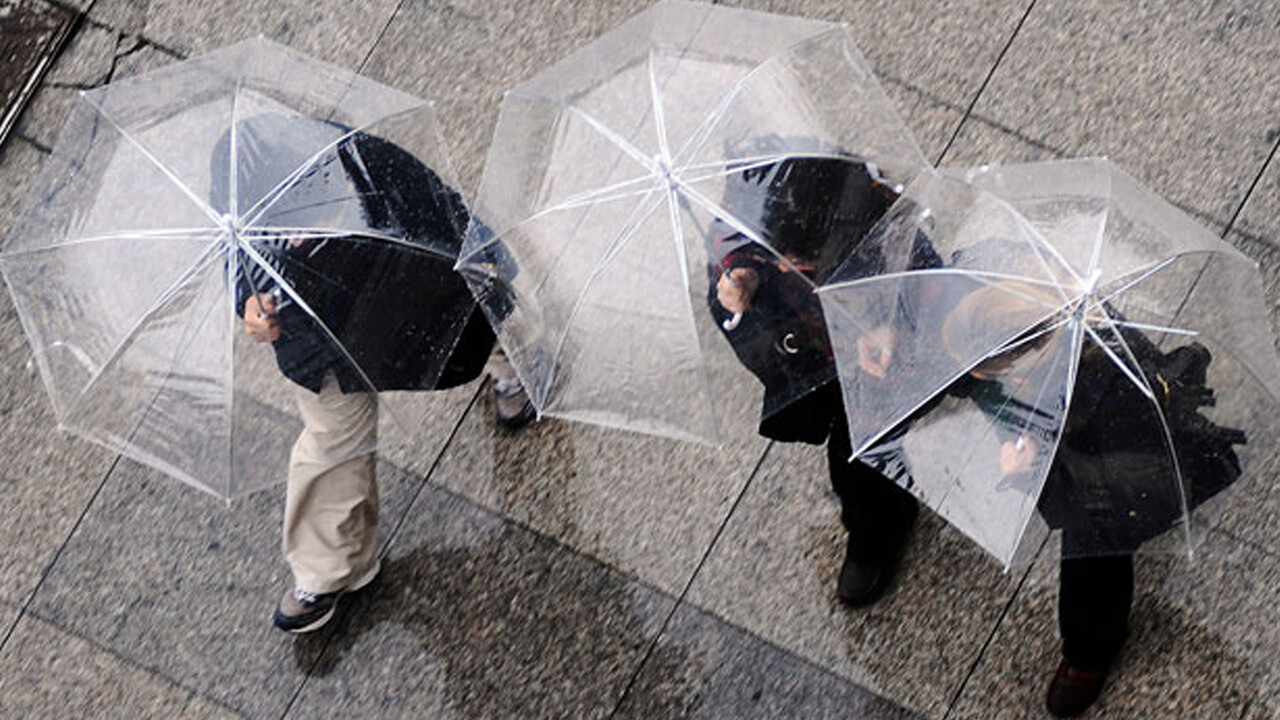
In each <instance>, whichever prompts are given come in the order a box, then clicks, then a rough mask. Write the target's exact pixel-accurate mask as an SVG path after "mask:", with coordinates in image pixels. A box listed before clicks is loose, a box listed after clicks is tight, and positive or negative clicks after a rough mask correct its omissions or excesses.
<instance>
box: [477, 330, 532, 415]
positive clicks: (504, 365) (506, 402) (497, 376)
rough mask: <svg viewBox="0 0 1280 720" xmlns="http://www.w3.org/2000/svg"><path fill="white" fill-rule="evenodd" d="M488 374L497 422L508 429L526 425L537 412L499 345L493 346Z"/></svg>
mask: <svg viewBox="0 0 1280 720" xmlns="http://www.w3.org/2000/svg"><path fill="white" fill-rule="evenodd" d="M489 375H491V376H492V377H493V413H494V417H495V418H496V419H497V421H498V424H500V425H502V426H504V427H506V428H507V429H510V430H518V429H520V428H522V427H524V426H525V425H528V424H529V423H530V422H531V421H532V420H533V419H534V417H536V416H537V412H536V411H535V410H534V407H533V402H531V401H530V400H529V394H528V393H527V392H525V389H524V386H523V385H521V384H520V377H519V376H517V375H516V369H515V367H514V366H512V364H511V360H510V359H509V358H508V357H507V354H506V352H505V351H504V350H503V349H502V346H501V345H495V346H494V349H493V355H492V356H490V358H489Z"/></svg>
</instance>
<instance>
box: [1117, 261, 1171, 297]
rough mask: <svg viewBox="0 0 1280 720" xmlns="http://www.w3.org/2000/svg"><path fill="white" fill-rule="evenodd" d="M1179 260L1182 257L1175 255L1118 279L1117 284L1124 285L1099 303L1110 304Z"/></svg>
mask: <svg viewBox="0 0 1280 720" xmlns="http://www.w3.org/2000/svg"><path fill="white" fill-rule="evenodd" d="M1179 258H1181V255H1175V256H1173V257H1169V258H1165V259H1164V260H1160V261H1158V262H1155V263H1152V264H1151V265H1147V266H1145V267H1141V268H1138V269H1137V270H1134V271H1133V272H1131V273H1128V274H1126V275H1125V276H1124V277H1120V278H1117V279H1116V281H1117V282H1123V283H1124V284H1123V285H1121V286H1120V287H1118V288H1116V289H1115V290H1112V291H1111V292H1109V293H1108V294H1107V295H1105V296H1103V297H1102V298H1101V299H1100V300H1099V302H1109V301H1110V300H1111V299H1112V298H1114V297H1116V296H1117V295H1120V294H1122V293H1125V292H1128V291H1129V290H1131V289H1132V288H1134V287H1135V286H1137V285H1140V284H1141V283H1143V282H1144V281H1146V280H1147V279H1148V278H1150V277H1151V276H1153V275H1155V274H1156V273H1158V272H1160V271H1161V270H1163V269H1165V268H1166V267H1168V266H1170V265H1172V264H1173V263H1174V262H1176V261H1177V260H1178V259H1179ZM1126 278H1132V279H1128V280H1126Z"/></svg>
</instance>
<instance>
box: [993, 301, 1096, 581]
mask: <svg viewBox="0 0 1280 720" xmlns="http://www.w3.org/2000/svg"><path fill="white" fill-rule="evenodd" d="M1077 342H1082V339H1081V337H1080V333H1079V327H1078V324H1077V327H1076V328H1075V332H1073V333H1072V338H1071V349H1070V351H1069V354H1068V358H1069V360H1068V369H1067V385H1066V388H1065V397H1066V398H1067V409H1066V410H1064V411H1063V413H1062V422H1061V423H1059V425H1058V428H1057V432H1056V433H1055V437H1054V441H1055V442H1054V452H1055V454H1056V453H1057V446H1058V443H1060V442H1062V433H1063V431H1064V430H1065V428H1066V417H1067V414H1068V413H1070V412H1071V398H1072V397H1073V396H1074V395H1075V387H1076V378H1075V375H1076V370H1077V368H1078V367H1079V359H1080V353H1079V351H1078V350H1077V348H1076V343H1077ZM1057 362H1058V361H1057V360H1056V359H1055V360H1054V365H1055V366H1056V365H1057ZM1042 389H1047V383H1046V388H1042ZM1049 462H1053V458H1049ZM1047 479H1048V474H1047V473H1046V474H1045V477H1044V478H1043V479H1041V481H1040V487H1038V488H1036V490H1035V492H1034V493H1033V494H1032V496H1031V497H1029V498H1028V499H1029V500H1031V501H1032V502H1035V503H1037V504H1038V503H1039V502H1040V493H1041V492H1043V491H1044V483H1045V480H1047ZM1024 504H1025V501H1024ZM1034 515H1035V512H1034V508H1033V511H1032V512H1029V513H1026V515H1025V516H1024V517H1023V518H1022V524H1021V527H1019V528H1018V532H1017V534H1015V535H1014V536H1013V537H1014V541H1013V547H1011V548H1010V549H1009V552H1010V555H1009V557H1010V558H1011V559H1012V557H1013V553H1015V552H1016V551H1017V549H1018V542H1019V541H1020V540H1021V539H1022V536H1023V535H1025V534H1026V532H1027V526H1028V525H1030V524H1031V518H1032V517H1033V516H1034ZM1007 567H1008V565H1007V564H1006V568H1007Z"/></svg>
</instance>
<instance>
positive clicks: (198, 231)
mask: <svg viewBox="0 0 1280 720" xmlns="http://www.w3.org/2000/svg"><path fill="white" fill-rule="evenodd" d="M224 232H225V231H224V230H222V229H221V228H174V229H164V230H136V231H135V230H125V231H123V232H116V233H108V234H104V235H90V236H88V237H79V238H71V239H70V240H64V241H62V242H58V243H54V244H53V245H45V246H43V247H38V248H27V249H25V250H13V251H9V252H5V253H4V255H3V257H9V258H15V257H22V256H25V255H36V254H39V253H46V252H50V251H52V250H62V249H65V248H73V247H78V246H81V245H95V244H98V243H104V242H113V241H120V240H148V241H166V242H172V241H175V240H177V241H192V242H194V241H201V242H208V241H209V239H210V238H208V237H205V236H209V235H212V236H215V237H216V236H218V235H221V234H223V233H224Z"/></svg>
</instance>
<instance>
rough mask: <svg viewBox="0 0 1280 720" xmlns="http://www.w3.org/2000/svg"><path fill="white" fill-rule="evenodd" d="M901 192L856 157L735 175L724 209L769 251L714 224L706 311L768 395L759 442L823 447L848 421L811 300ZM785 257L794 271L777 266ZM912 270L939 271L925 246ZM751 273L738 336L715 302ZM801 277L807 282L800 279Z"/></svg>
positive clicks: (790, 162) (791, 162) (818, 311)
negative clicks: (754, 282)
mask: <svg viewBox="0 0 1280 720" xmlns="http://www.w3.org/2000/svg"><path fill="white" fill-rule="evenodd" d="M896 198H897V193H896V192H895V191H894V190H893V189H892V188H890V187H889V186H888V185H887V184H885V183H883V182H881V180H880V179H879V178H878V177H877V176H875V175H874V171H873V170H871V169H869V168H868V166H867V165H866V163H864V162H862V161H861V160H858V159H857V158H853V157H850V158H848V159H836V158H825V157H823V158H803V157H801V158H789V159H787V160H783V161H780V162H778V163H775V164H772V165H767V166H764V167H757V168H751V169H749V170H744V171H742V172H740V173H737V174H735V175H731V176H730V179H729V183H728V187H727V188H726V193H725V199H724V200H723V203H722V204H723V206H724V207H725V209H726V210H728V211H729V212H730V213H731V214H733V216H734V218H735V219H736V220H737V221H738V222H742V223H745V224H746V225H747V226H748V227H749V228H750V229H752V230H753V231H755V232H757V233H758V234H759V235H760V236H761V237H762V238H763V239H765V240H766V241H767V242H768V243H769V244H770V246H771V247H772V250H773V251H772V252H771V251H770V249H768V248H765V247H762V246H761V245H759V244H757V243H754V242H752V241H750V240H748V239H747V238H746V236H744V235H743V233H741V232H739V231H738V230H737V229H736V228H734V227H733V226H732V225H731V224H730V223H728V222H726V221H725V220H723V219H722V220H717V221H716V223H715V224H714V225H713V226H712V228H711V231H710V233H709V237H708V252H707V255H708V260H709V267H708V279H709V283H710V289H709V292H708V298H707V303H708V305H709V307H710V310H711V315H712V317H713V318H715V321H716V325H717V326H718V327H720V328H721V332H723V333H724V335H725V337H726V338H727V339H728V341H729V343H730V345H731V346H732V347H733V350H734V353H735V354H736V355H737V356H738V359H739V360H740V361H741V362H742V364H743V365H745V366H746V367H747V369H748V370H750V371H751V372H752V373H753V374H754V375H755V376H756V377H757V378H759V380H760V382H761V383H762V384H763V386H764V397H763V401H762V407H761V413H760V434H761V435H764V436H765V437H768V438H771V439H774V440H781V441H785V442H795V441H800V442H808V443H813V444H821V443H823V442H825V441H826V439H827V436H828V434H829V432H830V428H831V421H832V418H833V417H834V415H835V413H839V412H843V405H842V402H841V397H840V389H839V386H838V384H837V382H836V370H835V362H834V359H833V357H832V351H831V342H830V339H829V338H828V336H827V330H826V322H825V320H824V319H823V316H822V306H821V303H820V302H819V299H818V296H817V295H816V294H815V293H814V292H813V289H814V286H815V285H818V284H821V283H822V282H824V281H825V280H826V279H827V278H828V277H829V276H830V275H831V273H832V272H834V271H835V269H836V268H837V267H839V266H840V265H841V264H842V263H843V262H844V261H845V260H846V259H848V258H849V257H850V255H851V254H852V253H854V251H855V250H856V249H857V248H858V246H859V243H860V242H861V241H862V239H863V238H864V236H865V235H866V233H867V231H868V230H869V229H870V228H871V227H872V226H873V225H874V224H875V223H876V221H877V220H879V219H880V217H881V216H882V215H883V214H884V213H885V211H886V210H887V209H888V208H889V206H890V205H892V204H893V202H894V201H895V200H896ZM779 254H781V255H785V256H787V257H788V258H791V259H792V260H793V264H788V263H784V262H781V261H780V260H779V258H778V255H779ZM913 254H915V255H917V257H915V258H914V259H913V263H914V264H913V266H919V267H932V266H936V265H939V264H941V261H940V259H938V258H937V256H936V254H934V253H933V250H932V247H931V246H930V245H929V244H928V241H927V240H925V239H923V238H920V239H919V242H918V245H917V247H916V248H913ZM741 267H746V268H751V269H753V270H755V271H756V273H757V276H758V278H759V284H758V286H757V289H756V292H755V294H754V295H753V296H752V298H751V302H750V306H749V307H748V309H747V310H746V311H745V312H744V313H743V314H742V317H741V319H740V321H739V323H738V325H737V327H736V328H734V329H732V330H727V329H725V327H724V322H725V321H727V320H729V319H730V318H732V317H733V314H732V313H730V312H729V311H728V310H726V309H725V308H724V307H722V306H721V305H720V303H719V301H718V299H717V296H716V285H717V283H718V282H719V280H720V277H721V275H723V274H724V273H726V272H729V271H731V270H733V269H735V268H741ZM802 273H803V277H801V274H802Z"/></svg>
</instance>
